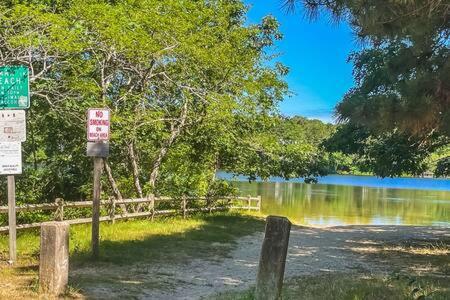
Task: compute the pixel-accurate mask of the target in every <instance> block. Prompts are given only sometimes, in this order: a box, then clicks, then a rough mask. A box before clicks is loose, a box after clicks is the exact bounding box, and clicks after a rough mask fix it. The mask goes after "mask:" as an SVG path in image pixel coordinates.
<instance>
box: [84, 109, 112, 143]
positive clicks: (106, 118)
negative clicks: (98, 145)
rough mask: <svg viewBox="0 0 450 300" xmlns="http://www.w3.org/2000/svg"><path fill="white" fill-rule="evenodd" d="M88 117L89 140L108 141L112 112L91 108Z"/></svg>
mask: <svg viewBox="0 0 450 300" xmlns="http://www.w3.org/2000/svg"><path fill="white" fill-rule="evenodd" d="M87 115H88V117H87V140H88V141H92V142H95V141H108V140H109V127H110V117H111V113H110V110H109V109H107V108H90V109H89V110H88V114H87Z"/></svg>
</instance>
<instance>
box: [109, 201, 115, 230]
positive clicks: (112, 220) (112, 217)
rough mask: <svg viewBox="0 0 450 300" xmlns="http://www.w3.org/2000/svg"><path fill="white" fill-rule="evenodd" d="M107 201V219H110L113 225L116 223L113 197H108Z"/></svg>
mask: <svg viewBox="0 0 450 300" xmlns="http://www.w3.org/2000/svg"><path fill="white" fill-rule="evenodd" d="M109 200H110V204H109V205H110V207H109V218H110V219H111V223H112V224H114V223H115V222H116V199H115V198H114V197H110V198H109Z"/></svg>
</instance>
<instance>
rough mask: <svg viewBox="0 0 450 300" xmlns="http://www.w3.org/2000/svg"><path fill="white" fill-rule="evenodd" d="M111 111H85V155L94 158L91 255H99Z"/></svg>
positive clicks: (98, 109) (102, 109) (95, 257)
mask: <svg viewBox="0 0 450 300" xmlns="http://www.w3.org/2000/svg"><path fill="white" fill-rule="evenodd" d="M110 117H111V112H110V110H109V109H106V108H91V109H89V110H88V113H87V130H86V131H87V140H88V142H87V156H91V157H93V158H94V186H93V194H92V242H91V243H92V257H93V258H94V259H97V258H98V257H99V256H100V197H101V190H102V189H101V177H102V170H103V159H104V158H105V157H108V155H109V143H108V140H109V130H110Z"/></svg>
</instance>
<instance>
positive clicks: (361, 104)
mask: <svg viewBox="0 0 450 300" xmlns="http://www.w3.org/2000/svg"><path fill="white" fill-rule="evenodd" d="M296 2H303V4H304V5H305V7H306V8H307V10H308V12H309V14H310V16H317V15H318V14H319V13H320V12H322V11H328V12H330V13H331V15H332V16H333V17H334V18H335V19H336V20H341V19H343V20H346V21H347V22H348V23H349V24H350V25H351V26H352V28H353V30H354V32H355V34H356V36H357V37H358V38H360V39H361V41H362V42H363V43H364V44H365V47H364V48H363V49H362V50H361V51H359V52H355V53H353V54H352V55H351V56H350V60H351V61H353V63H354V77H355V80H356V86H355V87H353V88H352V89H351V90H350V91H348V92H347V94H346V95H345V96H344V98H343V100H342V101H341V102H340V103H339V104H338V105H337V106H336V112H337V116H338V119H339V121H340V122H341V123H343V124H347V125H346V126H348V128H347V131H348V130H349V129H355V128H357V130H358V131H360V130H361V128H363V129H364V131H365V132H366V133H367V134H368V135H369V136H370V137H371V138H370V141H366V142H364V141H362V140H359V141H357V143H360V144H361V143H362V144H370V145H374V144H373V143H375V141H381V140H386V142H388V141H389V140H392V139H394V140H395V141H402V142H401V143H402V144H400V143H395V145H397V146H398V147H399V148H398V149H397V150H396V153H402V154H404V155H402V156H403V158H404V160H403V159H401V160H400V161H399V160H398V159H397V155H395V156H386V157H383V159H382V160H383V161H382V162H381V161H379V160H378V159H381V157H379V158H378V159H374V160H371V161H372V162H373V163H378V162H380V163H386V164H391V165H395V168H388V169H386V168H382V169H383V171H381V170H380V169H378V168H377V167H374V168H372V169H373V170H374V171H375V172H376V174H378V175H381V176H392V175H399V174H400V173H402V172H401V171H400V170H402V171H407V172H411V173H413V174H415V173H416V172H418V171H419V170H420V169H422V164H423V162H424V160H425V158H426V157H427V155H426V154H430V153H432V152H433V151H434V150H435V149H437V148H439V147H440V146H442V145H446V144H448V143H449V141H450V140H449V135H450V81H449V78H450V59H449V57H450V50H449V46H448V39H449V33H450V31H449V25H450V18H449V11H450V10H449V4H447V3H446V2H443V1H434V0H425V1H407V2H402V1H378V2H363V1H356V2H354V1H347V0H334V1H333V0H332V1H314V0H313V1H309V0H308V1H286V3H288V4H289V5H295V3H296ZM291 7H292V6H291ZM355 134H357V133H355ZM372 142H373V143H372ZM375 144H377V145H378V146H377V149H379V147H380V146H381V144H379V143H375ZM382 144H384V145H386V146H389V147H392V146H393V145H389V144H387V143H382ZM406 149H415V150H417V151H420V152H421V154H420V155H417V151H405V150H406ZM385 150H386V151H389V150H388V149H387V148H386V149H385ZM367 152H371V150H370V149H367ZM372 153H373V152H372ZM408 153H409V154H411V155H410V156H409V157H407V156H408ZM401 162H405V165H402V164H401ZM410 162H411V163H410ZM414 164H415V165H414ZM378 171H380V172H378Z"/></svg>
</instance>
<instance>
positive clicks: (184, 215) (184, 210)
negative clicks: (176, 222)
mask: <svg viewBox="0 0 450 300" xmlns="http://www.w3.org/2000/svg"><path fill="white" fill-rule="evenodd" d="M181 201H182V202H181V208H182V209H183V219H186V196H185V195H183V196H182V200H181Z"/></svg>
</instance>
